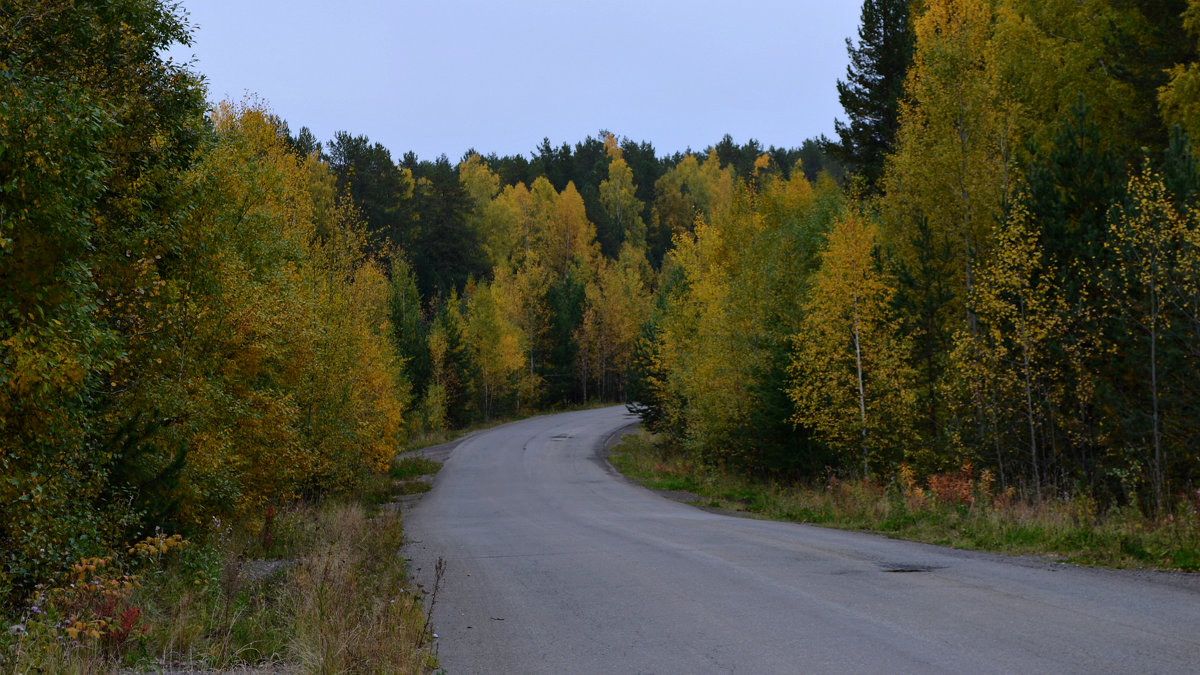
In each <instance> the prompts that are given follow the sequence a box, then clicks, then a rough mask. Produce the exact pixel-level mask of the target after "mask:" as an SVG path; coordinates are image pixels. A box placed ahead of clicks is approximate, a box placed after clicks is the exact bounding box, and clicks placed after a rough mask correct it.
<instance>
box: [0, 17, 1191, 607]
mask: <svg viewBox="0 0 1200 675" xmlns="http://www.w3.org/2000/svg"><path fill="white" fill-rule="evenodd" d="M189 40H190V35H189V28H188V26H187V24H186V22H185V21H184V20H183V19H182V18H181V17H180V16H179V15H178V14H177V13H176V12H175V10H174V9H172V8H171V7H170V6H167V5H164V4H163V3H160V2H154V1H151V0H117V1H115V2H49V3H46V2H34V1H32V0H16V1H15V2H10V3H6V5H5V6H4V7H2V8H0V139H2V140H0V364H2V365H0V474H2V476H3V478H2V479H0V599H3V601H4V602H5V603H6V604H9V605H10V606H13V605H15V603H18V602H20V601H21V599H22V598H25V597H26V596H27V595H28V594H29V593H30V592H31V591H32V590H33V589H34V588H35V587H37V585H38V584H40V583H43V582H45V581H47V580H48V579H50V578H52V577H55V576H56V575H58V574H60V573H61V572H62V571H63V570H66V569H69V568H70V566H71V565H73V564H75V563H76V562H77V561H79V560H80V559H83V558H86V557H87V556H92V555H99V554H101V553H103V552H104V551H107V550H111V549H114V548H116V547H119V546H121V545H122V544H123V543H126V542H131V541H135V540H137V539H139V538H141V537H144V536H147V535H148V534H151V533H153V532H156V531H158V529H161V530H163V531H169V532H184V533H195V532H201V531H203V528H204V527H205V526H206V524H207V523H209V522H210V521H211V520H212V519H213V518H214V517H218V518H234V517H238V516H242V517H246V516H254V515H255V514H261V513H263V512H264V510H265V509H268V508H270V507H272V505H275V504H283V503H287V502H289V501H293V500H297V499H317V498H320V497H321V496H323V495H327V494H333V493H336V492H338V491H342V490H346V489H350V488H352V487H353V486H354V485H355V484H356V482H357V481H360V480H361V479H362V478H363V477H364V476H366V475H369V474H371V473H373V472H380V471H383V470H385V469H386V467H387V465H388V462H389V461H390V459H391V457H392V456H393V455H394V454H395V453H396V452H397V451H398V450H399V449H401V448H403V447H404V446H405V444H406V443H408V442H409V440H410V439H413V438H416V437H418V436H420V435H421V434H426V433H429V432H433V431H440V430H445V429H454V428H460V427H465V426H467V425H471V424H476V423H480V422H486V421H490V420H494V419H503V418H507V417H511V416H514V415H525V414H529V413H532V412H537V411H545V410H552V409H560V408H563V407H566V406H572V405H578V404H586V403H588V402H593V401H601V402H614V403H627V404H628V405H629V406H630V407H631V409H633V410H635V411H636V412H638V414H640V415H641V417H642V419H643V421H644V422H645V424H646V425H647V426H648V427H649V428H651V429H652V430H654V431H655V432H656V434H657V435H658V437H659V438H660V439H661V442H663V443H667V444H669V445H671V446H672V447H673V448H675V449H676V450H677V451H678V452H680V453H684V454H686V455H687V456H688V457H690V458H692V459H693V460H694V461H695V462H697V463H700V464H703V465H708V466H719V467H722V468H724V469H728V470H732V471H736V472H740V473H743V474H745V475H747V476H753V477H760V478H764V479H765V478H772V479H783V480H790V481H822V480H828V479H829V477H830V476H841V477H857V478H861V479H869V480H872V481H876V482H878V483H881V484H887V483H890V482H894V481H897V480H900V479H901V476H904V477H905V478H904V480H906V481H912V480H917V481H920V480H923V479H924V478H926V477H929V476H933V475H937V474H942V473H945V472H952V471H957V470H959V469H960V468H961V467H963V466H967V465H969V466H971V467H973V468H974V470H977V471H986V472H988V475H990V476H993V477H994V480H995V482H996V484H997V486H998V488H999V489H1000V490H1006V489H1008V490H1011V491H1012V492H1013V493H1015V494H1017V495H1019V497H1020V498H1022V499H1026V500H1039V499H1045V498H1051V497H1055V498H1071V497H1073V496H1075V495H1084V496H1086V497H1087V498H1088V499H1090V500H1093V501H1094V502H1095V503H1096V504H1097V505H1098V507H1097V508H1099V509H1101V510H1103V509H1107V508H1112V507H1132V508H1136V509H1140V510H1141V511H1142V512H1144V513H1146V514H1153V515H1156V516H1161V515H1165V514H1169V513H1175V512H1176V511H1178V510H1180V509H1192V510H1193V511H1194V510H1195V509H1197V508H1198V507H1200V491H1198V488H1200V441H1197V438H1200V436H1198V434H1197V431H1200V429H1198V428H1197V424H1198V420H1200V389H1198V384H1197V383H1200V173H1198V169H1200V165H1198V160H1197V155H1196V154H1195V153H1194V152H1193V149H1192V145H1191V143H1190V142H1189V138H1195V137H1197V136H1198V135H1200V57H1198V46H1200V0H1154V1H1150V0H1083V1H1080V0H1070V1H1068V0H1050V1H1046V0H1037V1H1034V0H912V1H911V2H909V1H906V0H866V1H865V2H864V3H863V13H862V25H861V26H860V28H859V32H858V35H857V36H856V38H855V39H853V40H849V41H848V43H847V46H848V49H849V51H850V56H851V62H850V67H849V69H848V71H847V74H846V79H845V80H844V81H840V82H838V83H837V90H838V95H839V98H840V100H841V103H842V105H843V107H844V109H845V120H844V121H841V120H840V121H839V122H838V123H837V127H836V130H837V133H836V136H837V138H834V139H828V138H824V137H818V138H813V139H809V140H807V141H804V142H803V143H802V144H801V145H800V146H798V147H794V148H777V147H773V146H772V147H762V146H761V145H760V144H759V143H758V142H757V141H754V140H750V141H747V142H746V143H744V144H742V143H738V142H735V141H734V139H732V138H730V137H729V136H726V137H725V138H723V139H720V140H719V141H718V142H716V143H715V144H714V145H712V146H711V147H708V148H705V149H704V150H697V151H690V150H689V151H686V152H680V153H675V154H671V155H661V156H660V154H659V153H658V152H657V151H656V150H655V148H654V147H653V145H652V144H651V143H649V142H646V141H634V140H630V139H628V138H623V137H620V136H617V135H615V134H612V133H609V132H607V131H604V130H601V131H599V132H598V134H597V136H596V137H588V138H586V139H584V140H582V141H579V142H577V143H575V144H573V145H572V144H563V145H561V146H557V147H556V146H554V145H552V144H551V143H550V141H549V140H548V139H547V140H545V141H544V142H543V143H542V144H541V145H540V146H538V147H537V148H535V149H534V150H533V151H532V152H531V153H530V154H529V156H528V157H524V156H496V155H495V154H488V155H484V154H481V153H479V152H475V151H471V152H468V153H466V155H465V156H464V157H462V158H461V159H460V161H458V162H457V163H456V164H455V163H451V161H450V160H449V159H447V158H446V157H445V156H442V157H438V158H436V159H434V160H423V159H420V158H418V157H416V156H415V155H414V154H412V153H407V154H405V155H403V156H400V157H398V158H396V157H393V156H392V154H391V152H390V151H389V150H388V149H387V148H384V147H383V146H382V145H380V144H379V143H374V142H372V141H371V140H370V139H369V137H368V136H367V135H362V134H356V133H352V132H349V131H346V132H339V133H337V134H336V135H335V136H334V138H332V139H327V140H318V139H316V138H315V137H314V135H313V134H312V132H311V131H309V130H308V129H307V128H306V127H303V126H301V127H300V128H299V130H298V131H293V130H292V129H291V128H290V127H289V124H288V122H287V121H285V120H283V119H281V118H280V117H278V116H277V115H275V114H274V113H273V112H272V111H271V109H270V107H269V106H268V105H267V104H266V103H264V102H261V101H258V100H255V99H249V100H246V101H242V102H222V103H217V104H212V103H209V102H207V101H206V96H207V92H206V89H205V86H204V83H203V79H202V76H201V75H200V74H199V73H195V72H192V71H190V70H189V69H188V68H187V67H186V66H185V65H180V64H177V63H174V62H171V61H169V60H164V59H163V57H162V49H163V48H164V47H166V46H168V45H170V44H172V43H176V42H182V43H184V44H186V43H188V41H189ZM781 86H787V85H786V83H781ZM295 122H296V121H295V120H293V123H295ZM914 477H915V478H914ZM156 528H158V529H156Z"/></svg>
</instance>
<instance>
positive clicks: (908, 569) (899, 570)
mask: <svg viewBox="0 0 1200 675" xmlns="http://www.w3.org/2000/svg"><path fill="white" fill-rule="evenodd" d="M880 567H881V568H883V571H884V572H891V573H893V574H913V573H917V572H932V571H934V570H940V569H943V568H942V567H940V566H937V565H895V564H886V563H885V564H882V565H880Z"/></svg>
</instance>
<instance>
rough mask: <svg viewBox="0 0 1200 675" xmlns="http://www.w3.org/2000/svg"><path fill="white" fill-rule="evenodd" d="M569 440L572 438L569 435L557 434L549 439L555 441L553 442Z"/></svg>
mask: <svg viewBox="0 0 1200 675" xmlns="http://www.w3.org/2000/svg"><path fill="white" fill-rule="evenodd" d="M571 438H574V437H573V436H571V434H557V435H555V436H551V437H550V439H551V440H555V441H565V440H569V439H571Z"/></svg>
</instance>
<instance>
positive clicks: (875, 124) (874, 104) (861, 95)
mask: <svg viewBox="0 0 1200 675" xmlns="http://www.w3.org/2000/svg"><path fill="white" fill-rule="evenodd" d="M846 50H847V51H848V52H849V53H850V65H849V66H847V68H846V80H845V81H844V82H843V81H841V80H838V83H837V90H838V100H839V101H840V102H841V104H842V107H843V108H844V109H845V111H846V116H847V118H848V119H849V122H848V123H842V122H841V121H840V120H837V121H835V122H834V128H835V129H836V130H837V134H838V138H839V141H838V142H836V143H834V144H833V145H832V146H831V147H832V150H833V151H834V154H835V155H836V156H838V157H839V158H841V159H842V160H843V161H845V162H846V163H848V164H850V165H851V166H852V167H853V169H854V170H856V171H857V172H858V173H859V175H861V176H862V177H863V178H864V179H866V181H867V184H868V186H872V187H873V186H875V185H876V184H877V183H878V181H879V177H880V176H881V175H882V174H883V157H884V155H886V154H888V153H889V152H891V149H892V142H893V139H894V138H895V137H896V129H897V127H898V126H899V120H900V98H901V96H902V95H903V93H904V77H905V74H906V73H907V72H908V67H909V65H910V64H911V63H912V56H913V38H912V32H911V29H910V24H909V2H908V0H863V7H862V25H861V26H859V29H858V45H857V46H855V45H854V43H852V42H851V41H850V39H849V38H847V39H846Z"/></svg>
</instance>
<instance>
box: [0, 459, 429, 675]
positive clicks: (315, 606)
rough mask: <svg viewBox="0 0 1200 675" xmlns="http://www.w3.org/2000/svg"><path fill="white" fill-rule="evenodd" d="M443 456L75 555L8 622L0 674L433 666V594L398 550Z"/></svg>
mask: <svg viewBox="0 0 1200 675" xmlns="http://www.w3.org/2000/svg"><path fill="white" fill-rule="evenodd" d="M440 466H441V465H440V463H438V462H434V461H431V460H428V459H425V458H423V457H418V456H414V455H407V456H404V457H398V458H396V459H394V460H393V461H392V464H391V467H390V471H389V472H388V473H387V474H384V475H379V476H375V477H373V478H372V479H370V480H368V481H367V483H366V484H364V485H363V486H362V487H360V489H359V491H358V492H357V493H355V494H353V495H346V496H343V497H341V498H336V499H335V498H328V499H325V500H322V501H320V502H319V503H305V502H298V503H296V504H292V505H289V506H285V507H280V508H275V507H267V509H266V510H265V511H264V513H263V516H262V517H261V518H260V519H258V520H257V522H254V523H225V522H222V521H219V520H215V519H214V520H213V521H212V522H211V523H210V524H209V527H208V531H207V532H206V533H205V535H204V536H203V537H195V538H194V539H193V540H189V539H185V538H183V537H181V536H179V535H168V534H160V535H156V536H152V537H149V538H146V539H144V540H142V541H140V542H138V543H136V544H135V545H133V546H130V547H129V548H128V549H127V550H126V551H123V552H120V553H119V554H113V555H110V556H107V557H102V558H95V559H87V560H83V561H81V563H79V564H77V565H75V566H74V567H73V568H72V570H71V573H70V574H69V575H68V576H66V577H64V578H62V579H61V580H60V581H58V582H57V583H55V584H53V585H50V586H47V587H45V588H42V589H40V590H38V592H37V593H36V594H34V596H33V597H32V598H31V599H30V601H29V603H28V604H27V605H26V606H25V607H24V608H23V610H22V612H21V614H20V615H19V616H17V617H15V618H14V619H15V620H14V619H10V620H9V622H8V623H7V625H5V626H4V631H3V632H0V673H28V672H46V673H58V672H81V673H82V672H89V673H90V672H128V673H139V672H222V671H227V672H229V671H232V672H246V671H247V670H250V669H253V670H256V671H262V672H295V671H300V672H387V673H426V672H430V671H431V670H433V669H434V668H436V659H435V657H434V655H433V653H432V652H431V649H430V647H431V644H432V634H431V632H430V623H429V615H428V612H427V606H428V605H431V604H432V602H431V601H430V598H428V597H427V594H426V593H423V592H421V590H419V589H417V588H414V587H413V586H412V584H411V582H410V581H409V577H408V570H407V566H406V563H405V561H404V559H403V558H401V557H400V555H399V551H400V548H401V545H402V544H403V532H402V527H401V525H402V523H401V521H402V516H401V510H402V504H403V503H404V502H405V500H409V499H412V498H413V497H412V495H419V494H420V493H421V492H423V491H425V490H428V489H429V480H430V477H431V474H432V473H434V472H436V471H437V470H438V469H439V468H440ZM430 594H433V595H435V594H436V589H434V590H433V591H431V593H430Z"/></svg>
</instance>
